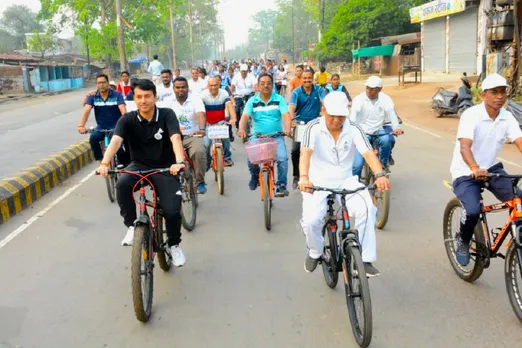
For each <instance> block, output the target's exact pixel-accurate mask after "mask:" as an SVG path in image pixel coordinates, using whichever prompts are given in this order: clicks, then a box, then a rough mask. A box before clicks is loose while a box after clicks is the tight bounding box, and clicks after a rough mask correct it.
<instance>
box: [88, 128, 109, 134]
mask: <svg viewBox="0 0 522 348" xmlns="http://www.w3.org/2000/svg"><path fill="white" fill-rule="evenodd" d="M94 132H101V133H105V134H112V133H114V129H96V128H94V127H89V128H88V129H87V133H94Z"/></svg>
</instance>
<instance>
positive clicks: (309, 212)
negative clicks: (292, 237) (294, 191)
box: [299, 92, 390, 277]
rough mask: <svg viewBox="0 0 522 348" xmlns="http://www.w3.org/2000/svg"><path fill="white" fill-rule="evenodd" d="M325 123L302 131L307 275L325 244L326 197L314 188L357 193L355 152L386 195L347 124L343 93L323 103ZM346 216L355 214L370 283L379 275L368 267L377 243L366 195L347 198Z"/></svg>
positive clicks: (383, 180) (372, 159)
mask: <svg viewBox="0 0 522 348" xmlns="http://www.w3.org/2000/svg"><path fill="white" fill-rule="evenodd" d="M323 104H324V106H323V108H322V110H323V115H324V117H321V118H317V119H315V120H313V121H312V122H310V123H309V124H308V126H307V127H306V131H305V135H304V140H303V143H302V146H301V160H300V173H301V175H300V178H299V189H300V190H301V191H303V214H302V218H301V227H302V229H303V232H304V234H305V236H306V244H307V246H308V250H309V251H308V255H307V256H306V258H305V263H304V268H305V271H306V272H313V271H314V270H315V268H316V267H317V264H318V262H319V261H320V260H321V257H322V255H323V248H324V238H323V235H322V233H321V229H322V226H323V223H324V216H325V214H326V198H327V196H328V192H313V193H312V191H311V190H309V189H308V187H311V186H313V185H318V186H326V187H333V188H344V189H348V190H350V189H352V190H353V189H356V188H358V187H361V185H362V184H361V183H359V182H358V180H357V177H354V176H353V174H352V162H353V159H354V157H355V154H356V152H357V151H358V152H360V153H362V154H363V156H364V158H365V159H366V161H368V165H369V166H370V168H371V169H372V170H373V172H374V173H377V174H376V180H375V184H376V185H377V187H378V188H379V189H380V190H389V188H390V182H389V180H388V178H387V177H386V173H385V172H384V171H383V169H382V166H381V164H380V162H379V160H378V159H377V156H376V155H375V153H374V152H373V150H372V147H371V145H370V143H369V142H368V139H367V138H366V136H365V134H364V132H363V130H362V129H361V128H360V127H359V126H357V125H356V124H354V123H353V122H350V121H349V120H348V117H349V115H350V111H349V107H348V98H346V95H345V94H344V93H340V92H333V93H330V94H328V95H327V96H326V97H325V98H324V101H323ZM346 204H347V208H348V211H349V212H351V213H353V214H354V217H355V226H354V229H356V230H357V231H359V240H360V243H361V246H362V258H363V262H364V268H365V270H366V274H367V276H369V277H374V276H377V275H379V271H378V270H377V269H376V268H375V267H374V266H373V265H372V262H375V261H376V259H377V248H376V240H375V239H376V237H375V213H376V208H375V206H374V205H373V201H372V198H371V197H370V194H369V193H368V191H361V192H359V193H357V194H354V195H351V196H348V199H347V201H346Z"/></svg>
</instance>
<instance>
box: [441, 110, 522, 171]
mask: <svg viewBox="0 0 522 348" xmlns="http://www.w3.org/2000/svg"><path fill="white" fill-rule="evenodd" d="M520 137H522V131H521V130H520V126H519V125H518V122H517V120H516V119H515V117H514V116H513V114H511V112H509V111H507V110H506V109H504V108H502V109H500V113H499V115H498V116H497V118H496V119H495V121H493V120H492V119H491V118H490V117H489V115H488V112H487V111H486V106H485V105H484V103H481V104H479V105H475V106H473V107H471V108H469V109H467V110H466V111H465V112H464V113H463V114H462V116H461V117H460V121H459V128H458V130H457V142H456V143H455V149H454V151H453V159H452V161H451V167H450V172H451V176H452V177H453V180H455V179H457V178H459V177H461V176H467V175H471V173H472V172H471V169H470V168H469V167H468V165H467V164H466V162H464V159H463V158H462V155H461V153H460V141H459V139H463V138H464V139H471V140H472V141H473V144H472V145H471V152H472V153H473V157H475V161H477V164H478V165H479V167H480V169H489V168H491V167H492V166H493V165H495V164H497V163H498V160H497V156H498V154H499V153H500V150H502V146H504V144H505V143H506V140H507V139H509V140H510V141H512V142H513V141H515V140H516V139H517V138H520Z"/></svg>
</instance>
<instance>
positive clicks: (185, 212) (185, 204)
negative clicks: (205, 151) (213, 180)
mask: <svg viewBox="0 0 522 348" xmlns="http://www.w3.org/2000/svg"><path fill="white" fill-rule="evenodd" d="M183 137H184V138H190V137H201V136H198V135H184V136H183ZM184 150H185V158H184V160H185V164H186V165H187V168H185V169H184V175H182V176H180V179H179V180H180V186H181V224H182V225H183V228H185V230H187V231H188V232H192V231H193V230H194V228H196V219H197V208H198V205H199V202H198V195H197V190H196V171H195V169H194V162H192V160H191V159H190V156H189V155H188V153H187V149H186V148H184ZM189 217H190V218H189Z"/></svg>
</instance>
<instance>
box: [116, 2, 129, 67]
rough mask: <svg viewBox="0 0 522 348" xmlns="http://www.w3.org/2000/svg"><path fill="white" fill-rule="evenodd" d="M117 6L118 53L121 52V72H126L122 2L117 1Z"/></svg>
mask: <svg viewBox="0 0 522 348" xmlns="http://www.w3.org/2000/svg"><path fill="white" fill-rule="evenodd" d="M114 4H115V6H116V26H117V27H118V51H119V52H120V71H123V70H126V66H127V63H126V61H125V38H124V36H123V27H122V26H121V4H120V0H115V1H114Z"/></svg>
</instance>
